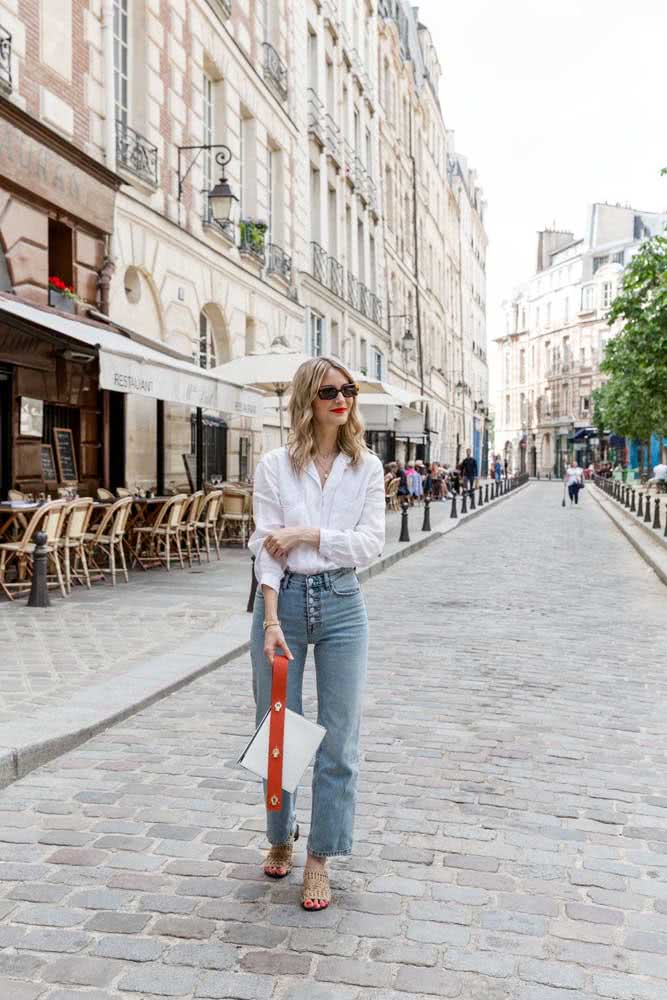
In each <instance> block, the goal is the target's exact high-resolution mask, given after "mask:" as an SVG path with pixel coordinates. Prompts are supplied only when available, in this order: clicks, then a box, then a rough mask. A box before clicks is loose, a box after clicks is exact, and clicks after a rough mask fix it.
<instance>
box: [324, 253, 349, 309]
mask: <svg viewBox="0 0 667 1000" xmlns="http://www.w3.org/2000/svg"><path fill="white" fill-rule="evenodd" d="M327 278H328V281H327V288H328V289H329V290H330V291H331V292H333V293H334V295H337V296H338V298H339V299H342V298H343V291H344V288H345V281H344V274H343V265H342V264H339V262H338V261H337V260H336V258H335V257H329V258H328V259H327Z"/></svg>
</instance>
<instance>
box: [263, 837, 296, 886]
mask: <svg viewBox="0 0 667 1000" xmlns="http://www.w3.org/2000/svg"><path fill="white" fill-rule="evenodd" d="M298 839H299V827H298V824H297V827H296V829H295V831H294V833H293V834H292V836H291V837H290V839H289V840H288V841H287V843H286V844H274V846H273V847H272V848H271V850H270V851H269V853H268V854H267V855H266V860H265V861H264V874H265V875H266V876H267V878H287V876H288V875H289V873H290V872H291V871H292V854H293V852H294V844H295V843H296V841H297V840H298ZM267 868H284V869H285V871H284V872H283V873H282V874H280V875H278V874H276V873H275V872H267V870H266V869H267Z"/></svg>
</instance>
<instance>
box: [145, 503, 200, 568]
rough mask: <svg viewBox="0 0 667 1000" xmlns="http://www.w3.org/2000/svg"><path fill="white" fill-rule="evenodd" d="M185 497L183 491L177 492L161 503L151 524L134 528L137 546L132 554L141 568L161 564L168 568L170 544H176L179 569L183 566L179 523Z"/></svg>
mask: <svg viewBox="0 0 667 1000" xmlns="http://www.w3.org/2000/svg"><path fill="white" fill-rule="evenodd" d="M187 499H188V497H187V495H186V494H185V493H177V494H176V496H174V497H170V498H169V499H168V500H167V501H166V502H165V503H164V504H163V506H162V508H161V509H160V512H159V514H158V516H157V518H156V519H155V522H154V523H153V524H147V525H142V526H141V527H139V528H137V529H136V533H137V547H136V549H135V552H134V554H135V556H136V559H137V562H138V563H139V565H140V566H141V568H142V569H148V568H149V566H157V565H161V566H166V567H167V569H168V570H170V569H171V547H172V544H173V545H175V546H176V552H177V553H178V559H179V562H180V564H181V569H184V568H185V567H184V563H183V550H182V549H181V539H180V536H179V525H180V523H181V512H182V510H183V504H184V503H185V502H186V501H187ZM160 550H162V551H160Z"/></svg>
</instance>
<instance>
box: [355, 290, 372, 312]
mask: <svg viewBox="0 0 667 1000" xmlns="http://www.w3.org/2000/svg"><path fill="white" fill-rule="evenodd" d="M357 289H358V293H357V294H358V300H359V304H358V306H357V308H358V310H359V312H360V313H363V314H364V316H366V317H367V319H370V317H371V292H370V289H369V288H366V286H365V285H362V284H361V282H359V283H358V285H357Z"/></svg>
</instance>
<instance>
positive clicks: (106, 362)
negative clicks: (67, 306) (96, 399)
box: [0, 296, 264, 429]
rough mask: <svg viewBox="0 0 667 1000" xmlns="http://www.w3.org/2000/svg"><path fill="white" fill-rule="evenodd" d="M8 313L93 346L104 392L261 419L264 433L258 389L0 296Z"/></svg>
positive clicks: (117, 335) (113, 333) (111, 332)
mask: <svg viewBox="0 0 667 1000" xmlns="http://www.w3.org/2000/svg"><path fill="white" fill-rule="evenodd" d="M3 313H9V314H11V315H12V316H16V317H18V318H19V319H22V320H24V321H25V322H28V323H31V324H34V325H35V326H40V327H43V328H44V329H46V330H49V331H50V332H52V333H60V334H62V335H63V336H65V337H69V338H71V339H72V340H75V341H78V343H80V344H85V345H86V346H87V347H89V348H92V349H93V350H94V351H95V352H96V353H97V355H98V358H99V368H100V375H99V384H100V388H101V389H112V390H114V391H115V392H124V393H131V394H133V395H137V396H148V397H150V398H152V399H163V400H165V401H167V402H170V403H183V404H185V405H186V406H199V407H202V408H203V409H207V410H217V411H218V412H220V413H226V414H229V415H230V416H231V415H233V414H238V415H242V416H249V417H252V418H256V419H257V421H258V429H261V426H262V417H263V409H264V408H263V396H262V393H260V392H257V391H256V390H253V389H246V388H242V387H241V386H238V385H234V384H233V383H231V382H226V381H224V380H223V379H220V378H218V377H217V376H215V375H211V374H210V373H209V372H208V371H206V370H204V369H203V368H199V367H198V366H197V365H194V364H192V363H191V362H189V361H185V360H181V359H180V358H175V357H173V356H172V355H170V354H167V353H165V352H164V351H161V350H160V349H159V347H158V346H156V347H148V346H145V345H144V344H140V343H137V342H136V341H134V340H131V339H130V338H129V337H125V336H123V335H122V334H121V333H117V332H116V331H115V330H112V329H109V330H106V329H105V328H104V327H103V326H102V325H101V324H93V323H86V322H82V321H81V320H78V319H75V318H74V317H72V318H71V319H70V318H69V317H66V316H62V315H61V314H59V313H57V312H56V311H55V310H51V309H40V308H39V307H38V306H31V305H28V304H27V303H25V302H22V301H20V300H19V299H13V298H12V297H9V296H0V319H1V318H2V314H3Z"/></svg>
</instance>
